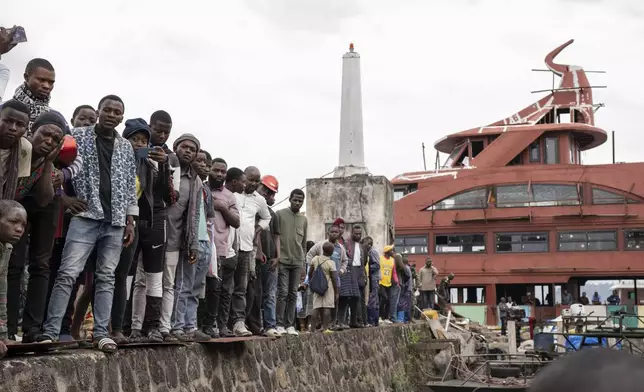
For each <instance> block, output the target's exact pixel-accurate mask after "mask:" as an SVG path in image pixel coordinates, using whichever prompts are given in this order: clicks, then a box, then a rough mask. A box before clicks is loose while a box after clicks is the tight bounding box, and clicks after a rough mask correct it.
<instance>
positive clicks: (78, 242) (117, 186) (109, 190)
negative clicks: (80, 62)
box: [37, 95, 139, 352]
mask: <svg viewBox="0 0 644 392" xmlns="http://www.w3.org/2000/svg"><path fill="white" fill-rule="evenodd" d="M124 112H125V105H124V104H123V101H122V100H121V98H119V97H117V96H116V95H108V96H106V97H104V98H103V99H101V101H100V102H99V104H98V124H97V125H95V126H90V127H85V128H75V129H73V130H72V136H74V138H75V139H76V143H77V144H78V155H79V156H81V157H82V159H83V167H82V169H81V171H80V172H79V173H78V175H77V176H76V177H75V178H74V180H73V185H74V190H75V191H76V195H77V197H78V198H79V199H81V200H84V201H85V202H86V203H87V209H86V210H85V211H84V212H81V213H79V214H77V215H76V216H74V217H73V218H72V220H71V222H70V224H69V229H68V232H67V240H66V242H65V248H64V250H63V260H62V262H61V266H60V269H59V271H58V276H57V277H56V283H54V287H53V289H52V292H51V298H50V300H49V309H48V312H47V321H45V323H44V325H43V334H42V335H41V336H39V337H38V339H37V340H38V341H40V342H51V341H53V340H56V338H58V333H59V332H60V326H61V323H62V317H63V315H64V314H65V310H66V309H67V303H68V301H69V297H70V294H71V291H72V288H73V286H74V283H75V282H76V278H78V276H79V275H80V274H81V272H83V269H84V268H85V263H86V262H87V259H88V257H89V255H90V254H91V253H92V251H93V250H94V248H96V250H97V252H96V253H97V260H96V272H95V275H94V276H95V286H94V287H95V294H94V346H95V347H96V348H98V349H99V350H101V351H104V352H114V351H116V349H117V346H116V343H115V342H114V341H113V340H112V339H110V338H109V337H108V331H107V326H108V324H109V321H110V313H111V311H112V300H113V296H114V276H115V275H114V274H115V271H116V266H117V265H118V262H119V259H120V255H121V250H122V249H123V247H127V246H130V245H131V244H132V242H133V240H134V226H135V222H134V217H135V216H138V214H139V207H138V202H137V197H136V165H135V161H134V150H133V149H132V145H131V144H130V142H129V141H127V140H126V139H124V138H123V137H121V135H119V134H118V132H116V130H115V128H116V127H117V126H118V125H119V124H120V123H121V121H123V114H124Z"/></svg>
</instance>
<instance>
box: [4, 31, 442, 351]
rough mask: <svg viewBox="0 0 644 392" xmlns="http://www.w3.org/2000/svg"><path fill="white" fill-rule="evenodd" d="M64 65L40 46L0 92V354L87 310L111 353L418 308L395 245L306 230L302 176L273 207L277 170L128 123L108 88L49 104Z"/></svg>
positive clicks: (426, 285)
mask: <svg viewBox="0 0 644 392" xmlns="http://www.w3.org/2000/svg"><path fill="white" fill-rule="evenodd" d="M7 37H8V35H7V30H4V29H2V31H0V54H4V53H6V52H7V51H8V50H9V49H10V48H11V47H12V46H11V45H9V44H8V40H7ZM55 76H56V74H55V69H54V67H53V65H52V64H51V63H50V62H49V61H47V60H45V59H41V58H36V59H33V60H31V61H30V62H29V63H28V64H27V65H26V68H25V70H24V83H22V84H21V85H20V86H19V87H18V88H17V89H16V90H15V93H14V95H13V97H12V98H11V99H4V100H3V98H4V97H1V96H0V101H1V102H2V104H1V106H0V191H1V192H0V193H1V195H2V196H1V197H0V356H2V355H4V353H5V352H6V350H7V345H8V344H19V343H18V342H22V343H36V342H55V341H75V340H80V339H81V331H80V329H81V325H82V324H83V320H84V319H85V318H86V315H88V314H91V317H92V318H93V330H92V331H91V332H90V334H88V336H84V337H83V338H84V341H87V342H91V344H92V345H93V346H94V347H95V348H97V349H99V350H101V351H104V352H114V351H115V350H117V348H118V346H119V345H122V344H127V343H129V342H152V343H153V342H168V341H182V342H186V341H205V340H209V339H216V338H219V337H231V336H250V335H252V334H257V335H259V334H263V335H266V336H270V337H279V336H282V335H284V334H288V335H298V334H299V332H298V330H299V331H300V332H301V331H313V330H317V329H321V330H322V331H325V332H326V333H332V332H333V331H334V330H338V329H340V330H341V329H344V328H362V327H365V326H375V325H379V324H380V323H385V324H388V323H392V322H406V321H409V320H411V312H412V310H413V305H412V304H413V302H414V297H415V296H414V295H413V293H414V291H415V290H416V288H417V287H416V282H417V279H416V271H415V268H410V266H409V263H408V261H407V259H406V258H404V257H402V256H401V255H400V254H396V253H395V252H394V247H393V246H387V247H385V248H384V249H383V252H382V256H381V255H380V253H379V252H378V251H377V250H376V249H374V247H373V239H372V238H370V237H367V236H363V228H362V227H360V226H358V225H353V226H352V227H351V232H350V233H347V234H346V235H345V233H344V230H345V223H344V221H343V220H342V219H341V218H338V219H337V220H336V221H335V222H334V223H333V225H332V226H331V227H330V228H329V229H328V233H327V234H328V236H327V238H326V239H324V240H323V241H320V242H318V243H314V242H312V241H308V237H307V225H308V222H307V219H306V217H305V215H304V214H303V213H301V212H300V209H301V208H302V206H303V204H304V198H305V194H304V192H303V191H302V190H301V189H294V190H292V191H291V192H290V195H289V198H288V200H289V203H290V206H289V207H288V208H284V209H282V210H279V211H273V209H272V208H271V206H272V205H273V204H274V203H275V196H276V194H277V193H278V191H279V183H278V180H277V178H276V177H275V176H272V175H264V176H262V175H261V172H260V169H258V168H257V167H254V166H248V167H246V168H245V170H241V169H239V168H237V167H232V166H230V165H229V164H228V163H227V161H226V160H225V159H223V158H214V159H213V158H212V157H211V155H210V154H209V153H208V152H207V151H206V149H205V148H204V147H205V146H203V145H202V141H200V140H199V139H198V138H197V137H195V136H194V135H192V134H190V133H184V134H181V135H179V136H178V137H177V138H176V139H175V140H174V142H173V143H172V145H168V140H169V138H170V134H171V132H172V118H171V116H170V114H169V113H168V112H167V111H164V110H157V111H155V112H154V113H152V115H151V116H150V117H149V121H146V120H145V119H143V118H130V119H128V120H126V121H125V124H124V125H125V127H124V130H123V131H122V133H119V132H117V131H116V127H117V126H119V125H120V124H121V123H122V122H123V120H124V119H125V108H126V105H125V103H124V102H123V100H122V99H121V98H120V97H118V96H117V95H107V96H105V97H104V98H102V99H101V100H100V102H99V103H98V106H97V107H95V108H94V107H93V106H91V105H89V104H83V105H80V106H78V107H77V108H76V109H75V110H74V112H73V113H72V116H71V126H70V125H69V124H68V123H67V121H66V120H65V117H64V116H63V115H62V114H61V113H60V112H58V111H56V110H54V109H52V108H51V107H50V100H51V95H52V90H53V89H54V85H55ZM0 87H2V86H0ZM0 95H4V88H3V89H2V90H1V91H0ZM427 268H428V271H429V272H427V271H425V272H423V271H424V270H425V269H427ZM437 273H438V271H437V270H436V269H435V268H434V267H432V266H431V261H428V266H426V268H424V269H423V270H421V278H422V279H421V280H422V282H423V283H422V287H421V289H422V290H423V294H422V298H423V301H426V302H427V303H428V304H431V301H433V299H430V298H434V294H433V293H432V294H431V295H430V294H429V292H432V291H435V290H436V285H435V279H436V275H437ZM24 276H28V279H27V281H28V283H27V285H26V288H22V287H21V282H22V280H23V277H24ZM23 299H24V300H23ZM20 333H21V334H22V336H21V337H20Z"/></svg>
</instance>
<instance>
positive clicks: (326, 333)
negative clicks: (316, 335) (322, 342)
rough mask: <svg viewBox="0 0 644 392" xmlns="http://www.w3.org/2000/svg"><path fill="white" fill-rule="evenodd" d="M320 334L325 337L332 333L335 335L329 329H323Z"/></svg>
mask: <svg viewBox="0 0 644 392" xmlns="http://www.w3.org/2000/svg"><path fill="white" fill-rule="evenodd" d="M322 333H323V334H325V335H331V334H332V333H335V332H333V331H331V330H330V329H325V330H324V331H322Z"/></svg>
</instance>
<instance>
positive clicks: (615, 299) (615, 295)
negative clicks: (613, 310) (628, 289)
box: [606, 290, 621, 305]
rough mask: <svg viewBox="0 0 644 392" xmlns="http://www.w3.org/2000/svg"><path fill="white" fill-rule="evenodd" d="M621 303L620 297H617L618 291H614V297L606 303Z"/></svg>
mask: <svg viewBox="0 0 644 392" xmlns="http://www.w3.org/2000/svg"><path fill="white" fill-rule="evenodd" d="M620 302H621V300H620V298H619V295H617V290H613V295H611V296H610V297H608V298H606V303H607V304H609V305H619V304H620Z"/></svg>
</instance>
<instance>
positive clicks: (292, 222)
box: [276, 189, 308, 335]
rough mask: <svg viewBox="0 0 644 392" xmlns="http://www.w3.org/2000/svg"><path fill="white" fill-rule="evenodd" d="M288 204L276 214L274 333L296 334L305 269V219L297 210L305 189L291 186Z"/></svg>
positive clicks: (300, 206)
mask: <svg viewBox="0 0 644 392" xmlns="http://www.w3.org/2000/svg"><path fill="white" fill-rule="evenodd" d="M289 201H290V202H291V206H290V207H289V208H285V209H283V210H279V211H277V213H276V217H277V219H278V220H279V228H280V233H281V234H280V261H279V266H278V281H277V306H276V314H277V334H278V335H282V334H284V333H288V334H289V335H298V333H297V331H296V330H295V327H293V323H294V322H295V309H296V301H297V288H298V286H299V284H300V278H301V276H302V273H304V272H305V271H304V270H303V268H304V261H305V259H306V256H305V252H304V251H305V249H306V231H307V228H308V222H307V220H306V217H305V216H304V215H303V214H300V209H301V208H302V205H303V204H304V192H303V191H302V190H301V189H294V190H293V191H291V195H290V196H289Z"/></svg>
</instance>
